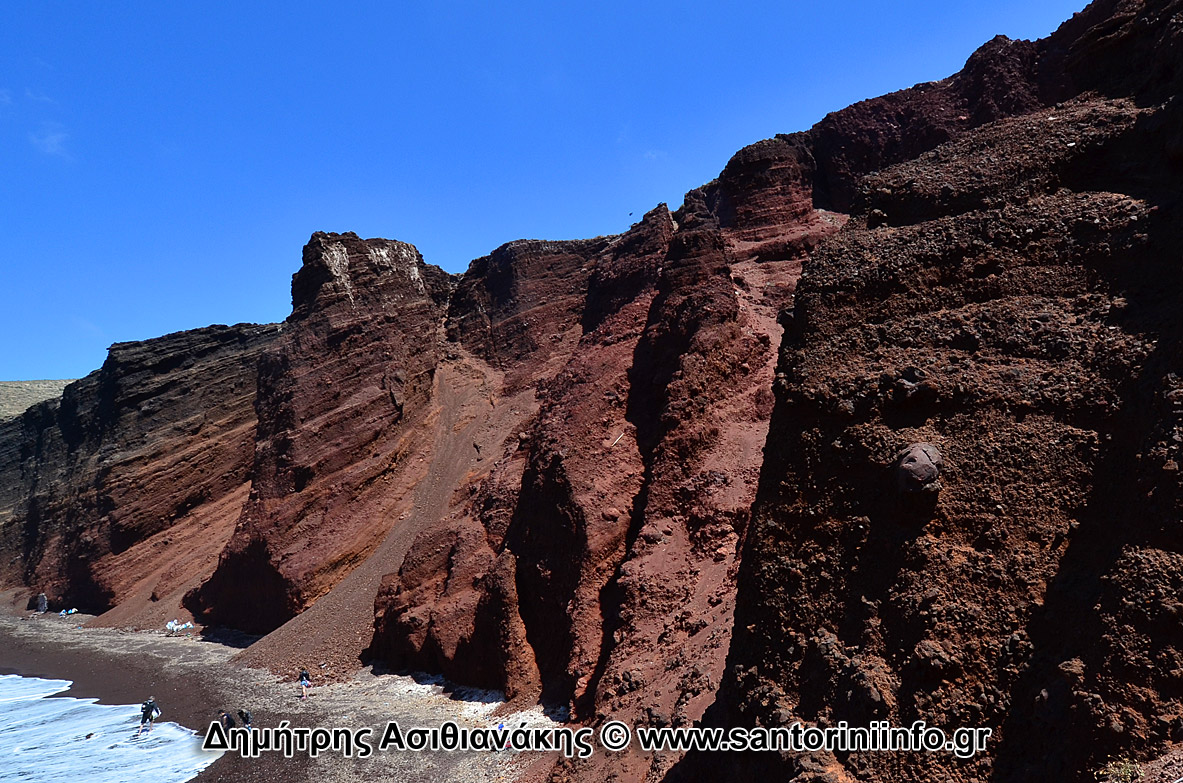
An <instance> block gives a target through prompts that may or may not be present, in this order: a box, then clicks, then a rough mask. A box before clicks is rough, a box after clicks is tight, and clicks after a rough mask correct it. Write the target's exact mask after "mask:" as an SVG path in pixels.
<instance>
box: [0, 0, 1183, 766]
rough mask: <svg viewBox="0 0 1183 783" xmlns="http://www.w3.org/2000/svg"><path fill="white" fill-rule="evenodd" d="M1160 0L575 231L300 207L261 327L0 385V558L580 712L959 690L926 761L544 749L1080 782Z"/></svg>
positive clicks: (1173, 215)
mask: <svg viewBox="0 0 1183 783" xmlns="http://www.w3.org/2000/svg"><path fill="white" fill-rule="evenodd" d="M1180 7H1181V6H1180V3H1178V2H1136V1H1135V0H1105V1H1104V2H1097V3H1094V4H1093V5H1091V6H1090V7H1089V8H1088V9H1086V10H1085V11H1084V12H1082V13H1081V14H1078V15H1077V16H1075V17H1074V18H1073V19H1072V20H1070V21H1069V22H1067V23H1065V24H1064V25H1063V26H1062V27H1061V28H1060V29H1059V30H1058V31H1057V32H1056V33H1055V34H1053V35H1052V36H1050V37H1049V38H1047V39H1044V40H1041V41H1036V42H1028V41H1011V40H1009V39H1006V38H1002V37H999V38H996V39H994V40H992V41H990V42H989V43H987V44H986V45H985V46H983V47H982V48H981V49H979V50H978V51H977V52H975V53H974V54H973V55H972V56H971V57H970V58H969V60H968V61H967V63H966V65H965V68H964V69H962V71H961V72H960V73H958V74H956V75H954V76H952V77H950V78H948V79H944V80H941V81H939V82H933V83H929V84H922V85H917V86H916V87H913V88H911V89H908V90H903V91H900V92H897V93H893V94H891V95H887V96H883V97H881V98H875V99H872V100H869V101H863V102H860V103H858V104H856V105H854V106H852V107H849V108H847V109H844V110H842V111H839V112H835V113H833V114H831V115H829V116H827V117H826V118H824V119H823V120H822V121H821V122H819V123H818V124H817V125H816V126H814V127H813V128H811V129H809V130H807V131H803V132H800V133H794V134H791V135H780V136H776V137H774V138H772V139H768V140H765V141H762V142H758V143H756V144H753V145H751V146H749V147H746V148H745V149H743V150H740V151H739V152H738V153H737V154H736V155H735V156H734V157H733V158H732V160H731V161H729V162H728V164H727V166H726V167H725V169H724V170H723V171H722V172H721V173H720V175H719V177H718V178H717V179H716V180H714V181H712V182H710V183H707V184H706V185H704V186H702V187H701V188H697V189H695V190H692V191H691V192H690V193H688V194H686V197H685V200H684V203H683V206H682V207H681V208H680V209H678V210H677V211H676V212H674V213H672V214H671V213H670V211H669V210H668V209H667V208H666V207H665V205H659V206H658V207H657V208H655V209H654V210H652V211H651V212H649V213H648V214H647V215H645V217H644V219H643V220H641V221H640V222H639V223H638V224H636V225H634V226H633V227H632V228H631V229H630V230H629V231H628V232H626V233H624V234H621V235H619V236H612V237H599V238H596V239H591V240H581V241H564V242H544V241H535V240H523V241H517V242H511V243H509V244H507V245H504V246H502V247H501V248H498V249H497V250H495V251H494V252H493V253H491V254H490V255H488V256H486V257H483V258H481V259H477V260H476V261H474V262H473V263H472V265H471V266H470V268H469V270H468V271H467V272H466V273H465V274H464V275H462V276H459V277H458V278H451V277H449V276H447V275H445V274H444V273H442V272H441V271H439V270H438V269H435V268H434V267H430V266H428V265H426V264H424V263H423V262H422V260H421V259H420V258H419V256H418V253H417V252H416V251H415V250H414V248H412V247H411V246H409V245H404V244H401V243H398V242H391V241H387V240H362V239H359V238H358V237H356V236H354V235H352V234H345V235H335V234H333V235H327V234H316V235H314V236H313V238H312V240H311V241H310V243H309V244H308V246H307V247H306V248H305V255H304V266H303V267H302V269H301V270H300V271H299V273H297V275H296V276H295V278H294V279H293V286H292V292H293V313H292V316H291V317H290V318H289V319H288V321H286V322H285V323H284V324H282V325H281V326H280V327H271V328H267V327H236V328H233V329H226V328H222V329H212V330H199V331H197V332H194V333H187V334H186V335H180V336H178V335H174V336H170V337H168V338H162V339H161V340H160V341H152V342H150V343H145V344H140V345H137V346H134V347H129V346H116V348H115V349H113V351H112V358H111V359H110V360H109V361H108V365H107V366H105V367H104V369H103V370H102V371H100V372H99V373H97V374H95V375H92V376H90V377H89V378H87V379H83V380H82V381H79V382H77V383H76V384H73V385H72V386H71V387H69V388H68V389H67V390H66V393H65V395H64V396H63V399H62V401H61V402H60V404H59V403H53V402H50V403H44V404H42V405H39V406H36V407H34V408H33V409H31V410H30V411H28V412H26V413H25V414H24V416H23V417H21V418H20V419H19V420H17V421H15V422H8V423H0V523H2V526H0V552H2V553H3V555H4V558H5V559H4V561H3V563H2V565H0V568H2V570H0V576H2V577H3V579H4V581H5V583H6V584H8V585H18V584H19V585H24V586H26V587H27V588H33V589H34V591H35V590H37V589H42V588H44V589H46V592H48V593H49V594H50V596H51V598H53V599H54V601H55V602H57V603H61V602H63V601H71V602H78V603H79V604H80V605H85V606H94V607H95V608H100V609H101V608H106V607H108V606H112V605H114V609H113V610H112V611H111V612H110V613H109V614H108V618H109V619H110V621H112V622H117V621H119V619H120V618H121V617H122V618H124V621H125V622H130V621H132V620H136V621H138V619H139V618H148V617H151V618H156V617H157V614H159V613H160V612H165V611H170V612H171V611H173V607H175V605H176V600H177V598H178V597H179V595H180V594H181V593H182V592H183V591H184V590H186V589H189V588H197V589H194V590H192V592H190V593H189V594H188V595H189V598H188V605H189V606H191V607H192V608H193V609H194V611H195V612H197V613H198V614H199V615H200V616H201V617H203V618H205V619H207V620H209V621H212V622H219V623H225V624H229V625H234V626H236V627H239V628H243V629H248V630H255V631H269V630H271V629H273V628H276V627H277V626H279V625H280V624H285V625H284V626H283V628H280V629H279V630H276V631H275V632H273V633H272V634H270V635H269V636H268V637H267V638H266V639H264V640H262V641H261V642H259V643H257V644H256V645H255V646H253V647H252V649H251V650H249V651H248V653H247V654H246V655H248V658H247V659H248V660H252V661H254V662H256V663H258V662H263V663H266V664H267V665H273V666H295V665H302V663H301V662H302V661H304V660H306V659H305V658H303V657H301V656H307V655H311V654H313V653H315V654H316V655H317V656H318V657H316V658H315V660H317V661H322V662H323V661H326V660H327V661H328V663H325V664H324V665H325V669H326V676H330V677H340V676H344V675H346V674H348V673H349V671H351V670H352V667H356V666H357V665H358V664H359V660H358V659H357V656H358V654H359V653H361V649H362V646H364V644H365V643H366V642H367V641H369V643H370V647H369V650H368V651H367V653H366V655H367V656H369V657H373V658H379V659H382V660H384V661H385V662H386V663H388V664H391V665H394V666H396V667H400V668H406V669H422V670H430V671H436V672H442V673H443V674H445V675H446V676H447V677H449V678H451V679H453V680H455V681H458V682H462V683H471V684H477V685H482V686H487V687H496V688H501V689H504V690H505V692H506V693H507V695H509V696H510V697H511V698H512V699H514V700H515V701H516V702H519V703H522V702H531V701H534V700H536V699H537V698H539V697H540V696H541V697H543V698H545V699H546V700H548V701H553V702H561V703H565V704H566V705H568V706H569V707H570V708H571V710H572V714H573V715H574V717H575V718H576V719H577V720H581V721H586V722H588V723H591V724H594V723H597V722H599V721H602V720H605V719H607V718H608V717H609V716H612V717H616V718H619V719H623V720H628V721H632V722H633V723H635V724H644V725H649V726H667V725H669V726H689V725H692V724H693V723H695V722H696V721H699V720H706V721H707V722H713V723H716V724H718V725H725V726H731V725H738V724H746V725H752V724H762V725H770V726H771V725H785V724H787V723H791V722H792V721H794V720H797V719H802V720H805V721H807V722H814V723H821V724H827V725H833V724H834V723H836V722H838V721H843V720H845V721H848V722H849V723H850V724H852V725H866V724H867V723H869V722H870V721H873V720H885V721H889V722H890V723H893V724H896V725H910V724H911V723H912V722H913V721H916V720H923V721H926V722H927V723H929V724H930V725H937V726H941V727H944V728H949V729H952V728H957V727H966V726H971V727H972V726H984V727H988V728H990V729H992V730H993V736H992V737H991V740H990V743H989V745H988V747H987V750H986V752H985V753H982V754H979V755H978V756H976V757H975V758H973V759H969V760H965V761H957V760H955V759H954V758H953V757H952V756H951V755H948V754H942V753H867V752H855V753H842V754H834V755H829V754H806V755H801V756H794V755H792V754H785V755H781V754H775V753H746V754H741V753H732V754H727V755H725V756H719V757H715V758H709V759H708V758H702V757H699V756H697V755H691V756H689V757H687V758H686V759H685V760H684V761H682V762H680V763H678V759H677V758H676V757H675V756H674V755H673V754H655V755H651V756H645V755H642V754H631V753H630V754H619V755H611V754H598V755H596V756H594V757H593V758H591V759H589V760H585V761H563V762H560V763H559V764H558V766H557V767H556V768H555V769H554V770H553V775H552V778H553V779H555V780H571V779H579V780H588V781H591V780H603V779H616V780H620V781H640V780H650V781H656V780H667V781H673V780H680V779H703V780H705V779H712V780H714V779H732V780H739V779H745V780H746V779H755V778H766V779H797V780H816V781H822V780H828V781H853V780H876V781H878V780H892V781H895V780H948V781H957V782H958V783H969V781H974V780H977V781H981V780H992V781H997V782H998V783H1004V782H1005V783H1010V781H1025V780H1034V779H1040V780H1042V779H1048V780H1073V781H1083V780H1089V779H1091V778H1092V772H1093V771H1094V770H1095V769H1097V768H1098V767H1099V766H1100V764H1101V763H1102V762H1103V760H1104V757H1105V756H1106V755H1108V754H1114V755H1134V756H1137V757H1140V758H1141V757H1149V756H1151V755H1154V754H1156V753H1159V752H1160V751H1162V750H1163V749H1164V748H1165V747H1166V746H1167V744H1168V743H1169V742H1172V741H1177V740H1178V739H1179V738H1180V737H1181V736H1183V729H1181V727H1183V720H1180V716H1181V715H1183V689H1181V688H1180V685H1179V683H1180V681H1181V679H1180V677H1181V675H1180V672H1183V635H1181V631H1180V629H1181V628H1183V625H1180V617H1181V616H1183V608H1181V607H1183V604H1181V603H1180V602H1179V601H1178V600H1177V599H1178V594H1179V591H1180V590H1183V547H1181V545H1180V539H1179V536H1178V531H1177V527H1178V520H1179V519H1180V516H1181V515H1180V511H1181V510H1183V509H1180V508H1179V503H1180V489H1181V487H1180V470H1179V466H1180V464H1183V454H1181V453H1180V448H1181V445H1180V444H1183V420H1181V418H1180V417H1183V381H1180V378H1181V377H1183V365H1181V364H1180V356H1181V355H1183V330H1181V329H1180V327H1179V319H1178V307H1177V302H1178V300H1179V298H1180V295H1181V293H1183V291H1181V290H1180V284H1181V282H1183V281H1181V280H1180V274H1181V272H1180V269H1181V268H1183V267H1180V265H1179V264H1178V255H1179V251H1178V248H1179V247H1181V246H1183V236H1180V234H1181V233H1183V229H1180V226H1183V214H1180V206H1179V204H1180V202H1179V196H1178V187H1177V184H1176V183H1177V182H1178V181H1179V176H1180V174H1181V173H1183V171H1181V170H1183V131H1181V130H1180V128H1183V109H1181V108H1180V106H1179V99H1178V97H1177V96H1178V94H1179V92H1180V90H1179V88H1180V83H1179V79H1180V78H1181V77H1183V70H1180V69H1179V66H1180V65H1181V63H1180V62H1179V58H1180V57H1181V55H1180V52H1183V46H1180V45H1179V44H1180V43H1181V42H1180V41H1178V40H1177V38H1178V37H1179V35H1180V29H1183V28H1181V27H1180V25H1179V24H1178V20H1179V18H1180ZM802 270H804V271H802ZM799 280H800V284H799V285H798V281H799ZM778 346H779V350H777V348H778ZM252 404H253V408H252ZM198 411H200V416H199V415H198ZM256 420H257V427H256ZM248 490H249V497H248ZM234 520H236V523H234ZM232 523H233V524H232ZM195 544H196V546H195ZM185 552H189V554H184V553H185ZM219 552H220V557H219V558H218V559H217V563H216V566H217V567H216V570H215V568H214V565H215V562H214V560H215V556H216V553H219ZM160 558H163V559H160ZM162 591H163V592H162ZM34 594H35V592H34ZM153 597H155V598H160V599H161V600H160V601H159V602H158V603H159V605H160V606H162V607H168V608H166V609H160V610H156V609H152V608H151V606H152V605H154V604H155V603H157V602H154V601H153ZM87 601H89V602H90V603H86V602H87ZM125 607H127V608H125ZM137 607H138V608H137ZM371 607H372V609H373V615H372V618H373V635H372V639H369V623H370V620H371V615H370V610H371ZM121 611H122V612H123V614H122V615H120V614H119V613H120V612H121ZM153 612H156V613H157V614H153ZM310 618H311V619H310ZM340 618H344V619H340ZM326 651H327V652H326ZM322 653H323V654H324V657H320V656H321V654H322ZM249 655H254V656H255V657H254V658H249ZM334 656H335V657H334ZM725 656H726V660H725ZM307 660H313V659H312V658H307ZM725 664H726V665H725ZM712 704H713V705H714V706H713V707H711V705H712ZM708 707H711V708H710V709H709V710H708Z"/></svg>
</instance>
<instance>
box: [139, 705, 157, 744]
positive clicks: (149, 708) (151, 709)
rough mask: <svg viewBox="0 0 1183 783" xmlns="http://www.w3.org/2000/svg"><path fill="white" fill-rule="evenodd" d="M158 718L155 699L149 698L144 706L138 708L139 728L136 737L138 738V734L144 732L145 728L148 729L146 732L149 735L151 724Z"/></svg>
mask: <svg viewBox="0 0 1183 783" xmlns="http://www.w3.org/2000/svg"><path fill="white" fill-rule="evenodd" d="M159 717H160V707H158V706H156V697H155V696H149V697H148V700H147V701H146V702H144V705H143V706H142V707H140V728H139V730H138V731H136V736H137V737H138V736H140V732H142V731H145V729H144V727H145V726H147V727H148V728H147V730H146V731H147V732H148V733H151V731H152V723H153V722H154V721H155V720H156V719H157V718H159Z"/></svg>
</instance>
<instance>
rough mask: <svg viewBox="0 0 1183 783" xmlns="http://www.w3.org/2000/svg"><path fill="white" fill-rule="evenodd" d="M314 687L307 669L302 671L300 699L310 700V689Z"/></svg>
mask: <svg viewBox="0 0 1183 783" xmlns="http://www.w3.org/2000/svg"><path fill="white" fill-rule="evenodd" d="M311 687H312V677H311V676H309V674H308V670H307V669H301V670H300V698H301V699H307V698H308V689H309V688H311Z"/></svg>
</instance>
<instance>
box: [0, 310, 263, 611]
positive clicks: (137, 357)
mask: <svg viewBox="0 0 1183 783" xmlns="http://www.w3.org/2000/svg"><path fill="white" fill-rule="evenodd" d="M277 334H278V328H277V327H276V326H250V325H239V326H232V327H226V326H215V327H209V328H206V329H197V330H194V331H191V332H179V333H177V334H171V335H168V336H166V337H160V338H157V339H154V340H147V341H144V342H139V343H118V344H116V345H113V346H112V347H111V351H110V354H109V355H108V357H107V361H106V362H105V363H104V364H103V367H102V369H101V370H98V371H96V372H94V373H91V374H90V375H89V376H87V377H86V378H83V379H82V380H79V381H75V382H74V383H72V384H70V385H69V386H68V387H66V389H65V392H64V393H63V395H62V397H61V399H60V400H51V401H48V402H43V403H40V404H38V405H36V406H34V407H33V408H31V409H29V410H28V411H27V412H26V413H25V414H24V415H23V416H21V417H19V418H17V419H13V420H9V421H6V422H3V423H0V551H2V552H3V553H4V557H3V561H2V562H0V575H2V577H3V580H4V582H5V583H6V584H10V585H11V584H24V585H28V586H29V587H30V588H32V589H33V592H34V593H37V592H45V594H46V595H47V596H48V597H49V599H50V605H51V606H52V607H54V608H60V607H78V608H79V609H83V610H87V611H91V612H95V613H98V612H102V611H106V610H107V609H110V608H111V607H113V606H115V605H117V604H118V605H122V607H123V609H122V611H123V612H124V613H125V614H129V615H131V614H135V613H137V612H139V613H140V614H143V615H145V616H146V617H149V616H150V617H152V618H154V619H153V624H154V623H155V621H156V620H159V622H160V623H163V622H164V621H165V620H166V619H169V618H171V617H172V616H175V614H174V613H175V612H176V611H177V609H178V603H179V599H180V595H181V594H183V592H184V591H185V590H187V589H189V588H191V587H193V586H195V585H196V584H199V583H200V581H201V580H202V579H204V578H205V577H206V576H208V574H209V573H210V571H212V569H213V565H214V563H215V562H216V558H217V552H218V550H219V549H220V548H221V546H222V545H223V544H224V543H225V541H226V539H227V537H228V536H229V534H230V531H231V530H232V529H233V524H234V523H233V519H234V518H235V517H237V516H238V512H239V509H240V508H241V505H242V501H243V500H244V499H245V497H246V489H247V484H248V482H249V480H250V475H249V474H250V464H251V452H252V444H253V443H254V437H255V411H254V407H253V405H252V403H253V401H254V392H255V362H256V361H257V359H258V357H259V355H260V354H261V353H262V351H263V350H264V349H265V348H266V347H267V346H268V345H269V344H270V343H271V342H272V341H273V340H274V339H275V337H276V335H277ZM157 602H159V604H158V605H157V606H149V603H152V604H156V603H157Z"/></svg>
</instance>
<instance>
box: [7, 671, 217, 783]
mask: <svg viewBox="0 0 1183 783" xmlns="http://www.w3.org/2000/svg"><path fill="white" fill-rule="evenodd" d="M69 687H70V682H69V681H68V680H42V679H38V678H36V677H18V676H16V675H0V783H7V781H18V780H19V781H23V782H24V783H29V781H35V782H36V783H58V781H61V783H66V781H78V780H85V781H86V783H126V781H129V780H151V781H153V783H183V781H186V780H190V779H192V778H194V777H195V776H196V775H197V773H198V772H200V771H201V770H202V769H204V768H205V767H207V766H208V765H209V764H211V763H213V761H214V760H215V759H217V758H218V756H219V755H220V754H218V753H207V752H205V751H203V750H201V740H200V738H199V737H198V736H197V735H196V734H195V733H194V732H192V731H190V730H189V729H186V728H185V727H183V726H178V725H177V724H175V723H160V722H157V724H156V726H155V728H153V729H152V731H151V733H148V734H144V735H141V736H140V737H138V738H137V737H136V736H135V733H136V729H138V728H139V726H140V708H139V706H138V705H106V704H96V703H95V700H94V699H73V698H66V697H60V698H56V699H51V698H47V697H49V696H53V695H54V694H55V693H61V692H62V691H64V690H66V689H67V688H69ZM163 707H164V708H165V709H167V707H168V705H163ZM88 735H89V737H88Z"/></svg>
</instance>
